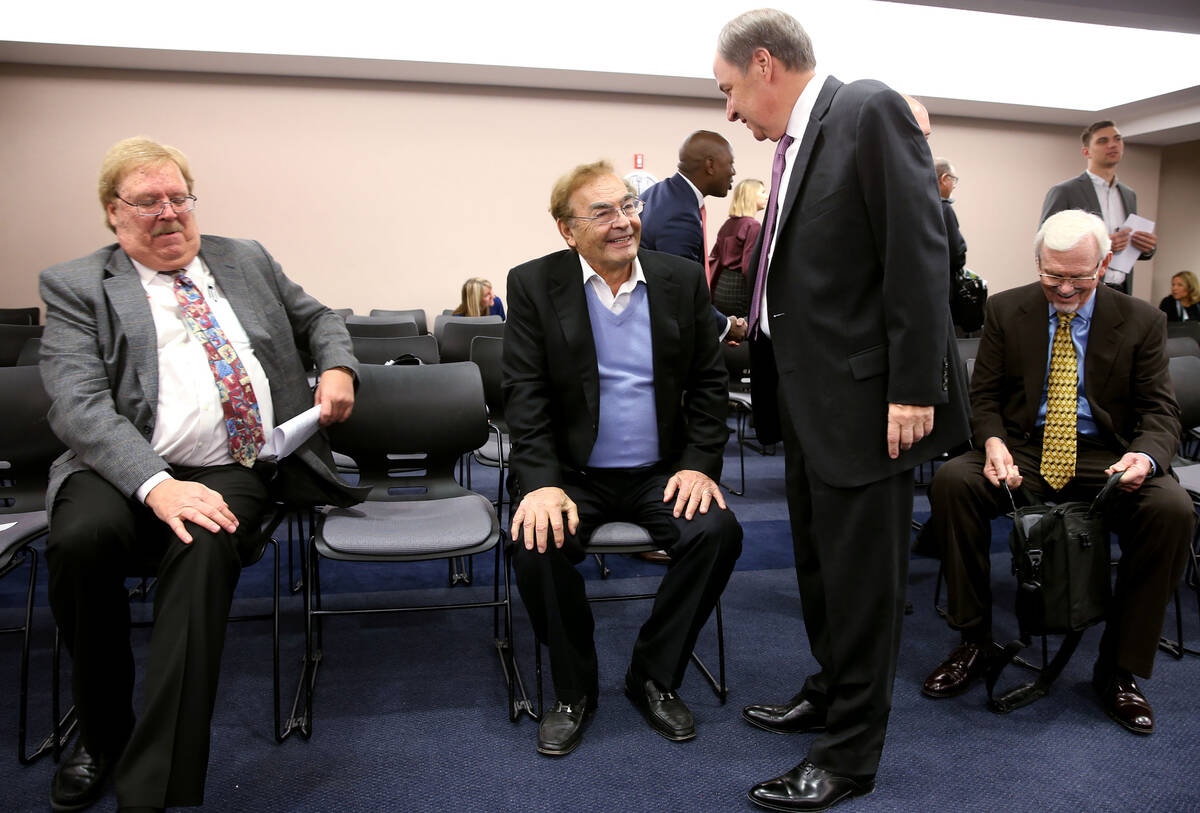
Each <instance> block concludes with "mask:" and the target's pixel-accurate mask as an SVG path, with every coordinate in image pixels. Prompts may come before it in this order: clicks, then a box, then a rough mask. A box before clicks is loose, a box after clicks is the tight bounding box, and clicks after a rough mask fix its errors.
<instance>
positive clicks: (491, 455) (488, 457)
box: [475, 435, 512, 468]
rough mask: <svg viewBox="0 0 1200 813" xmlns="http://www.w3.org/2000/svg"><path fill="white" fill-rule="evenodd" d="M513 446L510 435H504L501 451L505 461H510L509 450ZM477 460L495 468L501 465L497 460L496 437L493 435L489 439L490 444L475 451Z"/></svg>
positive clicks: (501, 440) (501, 439)
mask: <svg viewBox="0 0 1200 813" xmlns="http://www.w3.org/2000/svg"><path fill="white" fill-rule="evenodd" d="M511 448H512V444H511V443H510V442H509V439H508V435H502V436H501V438H500V450H501V452H500V453H501V454H503V455H504V459H505V460H508V455H509V450H510V449H511ZM475 459H476V460H478V461H479V462H480V463H482V464H483V465H485V466H492V467H493V468H494V467H496V466H499V465H500V461H499V460H498V459H497V458H496V436H495V435H493V436H492V437H491V438H489V439H488V442H487V443H485V444H483V445H482V446H480V447H479V448H478V449H476V450H475Z"/></svg>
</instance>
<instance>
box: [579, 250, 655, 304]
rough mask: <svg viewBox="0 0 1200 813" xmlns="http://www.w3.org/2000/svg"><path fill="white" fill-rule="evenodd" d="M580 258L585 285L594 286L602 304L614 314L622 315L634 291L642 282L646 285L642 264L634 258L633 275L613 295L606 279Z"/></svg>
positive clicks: (581, 256)
mask: <svg viewBox="0 0 1200 813" xmlns="http://www.w3.org/2000/svg"><path fill="white" fill-rule="evenodd" d="M578 256H579V266H580V268H582V269H583V282H584V284H585V285H590V286H592V290H593V291H595V293H596V296H597V297H599V299H600V304H601V305H603V306H604V307H606V308H608V309H609V310H610V311H612V312H613V313H620V312H621V311H623V310H625V309H626V308H627V307H629V300H630V299H632V298H633V289H634V288H636V287H637V284H638V283H639V282H640V283H642V284H643V285H644V284H645V283H646V275H645V274H643V273H642V264H641V263H640V262H638V258H637V257H634V258H633V273H632V274H630V275H629V279H627V280H625V281H624V282H622V283H621V285H620V287H619V288H617V292H616V294H613V292H612V288H609V287H608V283H607V282H605V281H604V277H602V276H600V275H599V274H597V273H596V272H595V271H594V270H593V269H592V267H591V266H590V265H588V261H587V260H585V259H584V258H583V255H582V254H580V255H578Z"/></svg>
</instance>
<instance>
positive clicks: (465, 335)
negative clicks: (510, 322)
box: [438, 322, 504, 363]
mask: <svg viewBox="0 0 1200 813" xmlns="http://www.w3.org/2000/svg"><path fill="white" fill-rule="evenodd" d="M476 336H493V337H495V338H499V339H502V338H504V323H503V322H496V323H486V322H485V323H471V322H449V323H447V324H446V325H444V326H443V328H442V338H441V339H439V340H438V351H439V352H440V353H441V355H442V363H446V362H451V361H469V360H470V359H471V340H472V339H474V338H475V337H476Z"/></svg>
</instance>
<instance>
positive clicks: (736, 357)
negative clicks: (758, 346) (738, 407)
mask: <svg viewBox="0 0 1200 813" xmlns="http://www.w3.org/2000/svg"><path fill="white" fill-rule="evenodd" d="M721 355H722V356H724V358H725V369H726V371H728V373H729V391H730V392H749V391H750V342H748V341H745V342H739V343H738V344H729V343H727V342H721Z"/></svg>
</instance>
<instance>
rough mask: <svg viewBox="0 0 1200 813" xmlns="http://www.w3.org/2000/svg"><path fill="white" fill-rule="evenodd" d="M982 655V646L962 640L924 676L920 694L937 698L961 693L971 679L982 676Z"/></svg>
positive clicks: (983, 660) (983, 662)
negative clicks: (927, 675)
mask: <svg viewBox="0 0 1200 813" xmlns="http://www.w3.org/2000/svg"><path fill="white" fill-rule="evenodd" d="M984 655H985V650H984V647H982V646H980V645H979V644H977V643H973V642H971V641H963V642H962V643H961V644H959V645H958V646H956V647H955V648H954V650H953V651H952V652H951V653H950V655H949V657H947V658H946V660H944V661H942V662H941V663H939V664H938V666H937V668H936V669H934V670H933V671H932V672H930V673H929V677H927V678H925V684H924V685H923V686H922V687H921V694H923V695H925V696H926V697H937V698H942V697H955V696H957V695H960V694H962V693H963V692H965V691H966V690H967V689H968V688H970V686H971V682H972V681H973V680H975V679H976V678H980V677H983V669H984V664H985V663H986V658H985V657H984Z"/></svg>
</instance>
